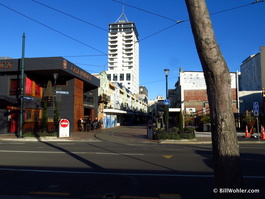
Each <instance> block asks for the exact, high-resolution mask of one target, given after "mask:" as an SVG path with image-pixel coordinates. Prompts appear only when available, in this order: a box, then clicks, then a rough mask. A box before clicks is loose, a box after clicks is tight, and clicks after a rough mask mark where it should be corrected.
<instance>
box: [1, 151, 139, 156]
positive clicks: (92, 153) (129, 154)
mask: <svg viewBox="0 0 265 199" xmlns="http://www.w3.org/2000/svg"><path fill="white" fill-rule="evenodd" d="M0 153H47V154H65V153H66V154H90V155H128V156H143V155H144V154H142V153H107V152H71V151H69V152H67V151H65V152H64V151H15V150H0Z"/></svg>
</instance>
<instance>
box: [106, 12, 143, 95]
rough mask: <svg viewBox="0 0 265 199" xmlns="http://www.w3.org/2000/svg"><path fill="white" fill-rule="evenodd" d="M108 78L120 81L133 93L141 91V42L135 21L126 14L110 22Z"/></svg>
mask: <svg viewBox="0 0 265 199" xmlns="http://www.w3.org/2000/svg"><path fill="white" fill-rule="evenodd" d="M107 74H108V79H109V80H110V81H112V82H118V83H121V84H122V85H124V86H125V87H126V88H128V89H129V90H130V91H131V92H132V93H137V94H138V93H139V43H138V32H137V29H136V27H135V24H134V22H129V21H128V19H127V18H126V16H125V14H124V13H122V15H121V16H120V17H119V18H118V19H117V20H116V22H115V23H111V24H109V33H108V71H107Z"/></svg>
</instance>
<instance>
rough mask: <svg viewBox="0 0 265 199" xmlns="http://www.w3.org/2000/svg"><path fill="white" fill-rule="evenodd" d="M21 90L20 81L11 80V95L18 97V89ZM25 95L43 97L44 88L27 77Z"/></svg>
mask: <svg viewBox="0 0 265 199" xmlns="http://www.w3.org/2000/svg"><path fill="white" fill-rule="evenodd" d="M19 88H20V80H18V79H11V80H10V89H9V94H10V95H18V94H19V93H18V89H19ZM25 94H26V95H27V96H35V97H41V95H42V88H41V87H40V86H39V85H38V84H36V83H35V82H34V81H32V80H31V79H29V78H28V77H26V81H25Z"/></svg>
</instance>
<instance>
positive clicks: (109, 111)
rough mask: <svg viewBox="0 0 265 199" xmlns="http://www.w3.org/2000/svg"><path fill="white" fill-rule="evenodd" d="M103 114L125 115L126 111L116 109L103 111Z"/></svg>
mask: <svg viewBox="0 0 265 199" xmlns="http://www.w3.org/2000/svg"><path fill="white" fill-rule="evenodd" d="M103 112H104V113H119V114H126V113H127V111H122V110H117V109H104V111H103Z"/></svg>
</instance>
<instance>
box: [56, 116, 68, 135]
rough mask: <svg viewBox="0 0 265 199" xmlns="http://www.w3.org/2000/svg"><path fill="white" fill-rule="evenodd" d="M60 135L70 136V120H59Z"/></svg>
mask: <svg viewBox="0 0 265 199" xmlns="http://www.w3.org/2000/svg"><path fill="white" fill-rule="evenodd" d="M59 137H70V122H69V120H68V119H66V118H63V119H61V120H60V122H59Z"/></svg>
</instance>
